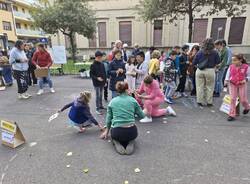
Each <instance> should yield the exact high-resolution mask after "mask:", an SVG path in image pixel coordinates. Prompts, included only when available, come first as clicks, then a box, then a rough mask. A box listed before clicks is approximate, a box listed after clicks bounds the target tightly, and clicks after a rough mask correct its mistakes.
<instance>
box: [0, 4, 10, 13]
mask: <svg viewBox="0 0 250 184" xmlns="http://www.w3.org/2000/svg"><path fill="white" fill-rule="evenodd" d="M0 10H5V11H8V5H7V3H3V2H0Z"/></svg>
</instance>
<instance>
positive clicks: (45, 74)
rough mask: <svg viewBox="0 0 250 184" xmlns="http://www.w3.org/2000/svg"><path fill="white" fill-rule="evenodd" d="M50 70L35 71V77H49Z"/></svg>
mask: <svg viewBox="0 0 250 184" xmlns="http://www.w3.org/2000/svg"><path fill="white" fill-rule="evenodd" d="M48 74H49V69H47V68H40V69H38V68H37V69H35V76H36V77H37V78H42V77H48Z"/></svg>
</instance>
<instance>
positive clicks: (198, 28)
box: [193, 19, 208, 43]
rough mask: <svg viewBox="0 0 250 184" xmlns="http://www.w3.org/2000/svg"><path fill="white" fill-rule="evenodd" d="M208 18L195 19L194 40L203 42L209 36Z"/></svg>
mask: <svg viewBox="0 0 250 184" xmlns="http://www.w3.org/2000/svg"><path fill="white" fill-rule="evenodd" d="M207 25H208V19H195V20H194V33H193V42H194V43H202V41H203V40H205V39H206V37H207Z"/></svg>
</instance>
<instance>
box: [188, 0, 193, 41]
mask: <svg viewBox="0 0 250 184" xmlns="http://www.w3.org/2000/svg"><path fill="white" fill-rule="evenodd" d="M188 17H189V25H188V42H189V43H191V42H192V36H193V23H194V17H193V1H192V0H189V1H188Z"/></svg>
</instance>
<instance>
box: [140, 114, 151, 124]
mask: <svg viewBox="0 0 250 184" xmlns="http://www.w3.org/2000/svg"><path fill="white" fill-rule="evenodd" d="M152 121H153V120H152V117H148V116H146V117H145V118H143V119H141V120H140V123H151V122H152Z"/></svg>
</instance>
